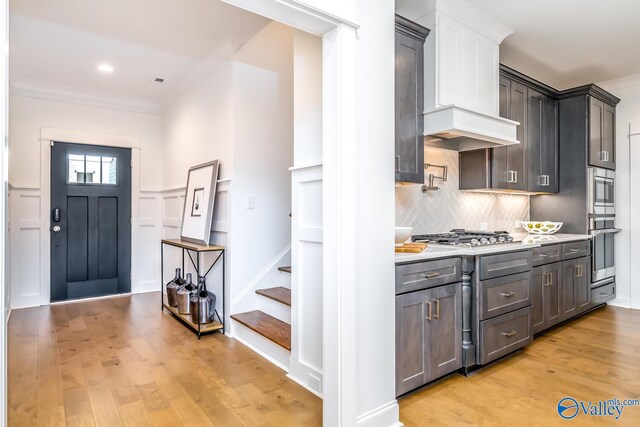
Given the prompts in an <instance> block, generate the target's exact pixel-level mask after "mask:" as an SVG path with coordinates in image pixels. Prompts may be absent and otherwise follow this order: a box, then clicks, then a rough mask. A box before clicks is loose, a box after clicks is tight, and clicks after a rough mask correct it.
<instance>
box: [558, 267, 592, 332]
mask: <svg viewBox="0 0 640 427" xmlns="http://www.w3.org/2000/svg"><path fill="white" fill-rule="evenodd" d="M590 265H591V259H590V258H589V257H586V258H578V259H574V260H570V261H564V262H563V263H562V287H561V289H562V315H561V320H566V319H569V318H571V317H574V316H577V315H578V314H580V313H582V312H584V311H585V310H587V309H588V308H589V305H590V302H591V289H590V287H591V285H590V283H591V280H590V279H589V271H590V269H589V267H590Z"/></svg>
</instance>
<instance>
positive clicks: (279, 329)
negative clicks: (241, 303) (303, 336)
mask: <svg viewBox="0 0 640 427" xmlns="http://www.w3.org/2000/svg"><path fill="white" fill-rule="evenodd" d="M231 318H232V319H233V320H236V321H238V322H240V323H241V324H243V325H244V326H246V327H247V328H249V329H251V330H253V331H255V332H257V333H259V334H260V335H262V336H263V337H265V338H267V339H269V340H271V341H273V342H274V343H276V344H278V345H279V346H281V347H284V348H286V349H287V350H289V351H290V350H291V325H290V324H288V323H285V322H283V321H282V320H280V319H276V318H275V317H273V316H270V315H268V314H267V313H265V312H263V311H260V310H254V311H248V312H246V313H238V314H232V315H231Z"/></svg>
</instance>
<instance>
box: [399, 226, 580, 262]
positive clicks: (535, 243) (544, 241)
mask: <svg viewBox="0 0 640 427" xmlns="http://www.w3.org/2000/svg"><path fill="white" fill-rule="evenodd" d="M512 236H513V238H514V239H515V240H517V242H516V243H506V244H501V245H488V246H476V247H469V246H449V245H433V244H430V245H429V247H428V248H427V249H425V250H424V251H422V252H420V253H418V254H405V253H397V254H396V264H403V263H406V262H415V261H426V260H430V259H438V258H453V257H458V256H477V255H488V254H497V253H504V252H515V251H522V250H526V249H532V248H539V247H540V246H545V245H554V244H558V243H568V242H577V241H580V240H590V239H591V236H590V235H588V234H561V233H558V234H553V235H540V236H536V235H533V234H528V233H514V234H512Z"/></svg>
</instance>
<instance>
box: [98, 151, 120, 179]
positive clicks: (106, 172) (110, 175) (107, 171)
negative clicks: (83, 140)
mask: <svg viewBox="0 0 640 427" xmlns="http://www.w3.org/2000/svg"><path fill="white" fill-rule="evenodd" d="M117 165H118V158H117V157H106V156H105V157H103V158H102V180H101V181H100V182H102V183H103V184H115V183H116V172H117V169H116V168H117Z"/></svg>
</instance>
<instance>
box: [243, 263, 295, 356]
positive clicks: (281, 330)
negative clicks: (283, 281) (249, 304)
mask: <svg viewBox="0 0 640 427" xmlns="http://www.w3.org/2000/svg"><path fill="white" fill-rule="evenodd" d="M278 271H281V272H283V273H288V274H291V267H290V266H289V267H279V268H278ZM256 294H258V295H260V296H263V297H265V298H269V299H271V300H273V301H277V302H279V303H281V304H284V305H286V306H288V307H291V289H288V288H285V287H283V286H276V287H273V288H266V289H258V290H256ZM231 318H232V319H233V320H235V321H236V322H238V323H240V324H241V325H244V326H246V327H247V328H249V329H251V330H252V331H254V332H257V333H258V334H260V335H262V336H263V337H265V338H267V339H269V340H271V341H272V342H274V343H276V344H278V345H279V346H280V347H283V348H285V349H287V350H289V351H291V325H290V324H288V323H286V322H283V321H282V320H280V319H278V318H276V317H273V316H271V315H269V314H267V313H265V312H263V311H260V310H253V311H248V312H246V313H237V314H232V315H231Z"/></svg>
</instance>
